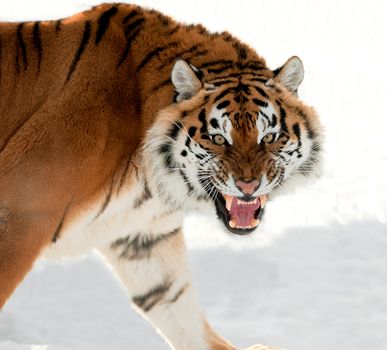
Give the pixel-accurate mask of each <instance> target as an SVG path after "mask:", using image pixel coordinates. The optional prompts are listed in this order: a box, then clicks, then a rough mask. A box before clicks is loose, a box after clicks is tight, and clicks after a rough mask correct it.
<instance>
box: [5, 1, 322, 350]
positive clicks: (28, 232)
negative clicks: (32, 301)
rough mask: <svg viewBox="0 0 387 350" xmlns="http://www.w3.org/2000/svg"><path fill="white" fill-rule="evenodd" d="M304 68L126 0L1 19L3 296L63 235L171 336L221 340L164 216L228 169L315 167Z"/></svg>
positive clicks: (232, 173)
mask: <svg viewBox="0 0 387 350" xmlns="http://www.w3.org/2000/svg"><path fill="white" fill-rule="evenodd" d="M302 78H303V70H302V64H301V61H300V60H299V59H298V58H296V57H293V58H291V59H290V60H288V62H287V63H285V65H284V66H283V67H281V68H279V69H276V70H271V69H270V68H269V67H268V66H267V65H266V63H265V61H264V59H263V58H262V57H260V56H259V55H258V54H257V53H256V52H255V51H254V50H253V49H252V48H250V47H249V46H247V45H245V44H243V43H241V42H240V41H239V40H237V39H236V38H235V37H233V36H232V35H230V34H229V33H227V32H223V33H210V32H209V31H207V30H206V29H205V28H204V27H203V26H201V25H185V24H181V23H177V22H175V21H174V20H172V19H171V18H169V17H167V16H165V15H163V14H161V13H159V12H157V11H154V10H146V9H143V8H141V7H138V6H134V5H127V4H103V5H100V6H97V7H94V8H92V9H91V10H89V11H85V12H83V13H80V14H77V15H74V16H72V17H69V18H64V19H58V20H56V21H36V22H22V23H8V22H7V23H0V116H1V128H0V199H1V202H0V216H1V222H0V285H1V286H2V288H0V307H2V306H3V305H4V303H5V302H6V300H7V299H8V298H9V296H10V295H11V293H12V292H13V290H14V289H15V288H16V286H17V285H18V284H19V283H20V282H21V281H22V279H23V278H24V276H25V275H26V273H27V272H28V271H29V270H30V268H31V266H32V264H33V262H34V261H35V259H36V258H37V257H38V256H39V255H40V254H41V252H42V251H43V250H45V249H46V250H47V249H49V248H47V247H50V249H52V250H53V251H55V249H57V250H58V251H61V249H62V248H61V247H65V246H66V244H67V243H69V242H70V240H71V239H72V237H73V236H76V237H80V239H81V240H82V242H87V243H90V245H91V246H94V247H97V248H98V249H100V251H101V252H102V253H103V254H104V256H105V258H106V260H107V261H108V262H109V263H110V264H111V265H112V266H113V267H114V269H115V271H116V272H117V274H118V275H119V277H120V278H121V279H122V281H123V283H124V284H125V285H126V287H127V289H128V290H129V292H130V294H131V296H132V300H133V302H134V304H135V305H137V307H138V308H140V309H141V310H142V311H143V312H144V313H145V314H146V317H148V318H149V319H150V320H151V322H152V323H154V324H155V325H156V326H157V327H159V328H160V329H162V332H163V334H164V335H165V336H166V337H167V338H168V339H169V341H170V343H171V344H172V345H173V346H174V347H175V348H176V349H208V350H209V349H212V350H215V349H225V350H227V349H228V350H231V349H234V347H233V346H232V345H230V344H229V343H227V342H226V341H225V340H223V339H222V338H220V337H219V336H217V335H216V334H215V333H214V331H213V330H212V329H210V328H209V326H208V324H207V323H206V321H205V320H204V318H203V316H202V313H201V312H200V309H199V307H198V306H197V302H196V298H195V293H194V292H193V288H192V286H191V283H190V277H189V271H188V267H187V263H186V258H185V250H184V242H183V238H182V235H181V230H177V229H176V227H181V226H182V224H183V216H184V213H185V212H186V211H187V210H190V209H192V208H197V207H201V208H205V210H207V211H208V212H215V211H216V210H217V209H215V208H217V207H216V203H217V201H219V198H220V196H221V195H222V194H228V195H233V196H240V189H238V187H237V186H236V180H238V179H245V180H246V179H247V180H251V179H254V180H256V181H258V180H259V187H257V189H256V192H255V193H253V194H254V196H258V195H261V194H267V193H274V192H276V191H278V190H279V189H280V188H281V187H283V185H284V184H285V183H287V182H288V181H289V179H292V178H294V177H296V176H297V175H299V174H302V175H303V176H309V175H310V174H311V173H313V172H314V171H315V169H316V166H317V164H318V161H319V154H320V143H321V131H320V124H319V120H318V117H317V115H316V113H315V111H314V110H313V108H311V107H308V106H306V105H305V104H304V103H302V102H301V101H300V100H299V98H298V96H297V89H298V86H299V84H300V83H301V80H302ZM218 215H219V212H218ZM226 227H227V226H226ZM70 245H71V244H69V246H70ZM74 245H75V246H77V244H74ZM79 245H80V243H79ZM63 249H65V248H63ZM164 315H170V317H169V318H168V316H164Z"/></svg>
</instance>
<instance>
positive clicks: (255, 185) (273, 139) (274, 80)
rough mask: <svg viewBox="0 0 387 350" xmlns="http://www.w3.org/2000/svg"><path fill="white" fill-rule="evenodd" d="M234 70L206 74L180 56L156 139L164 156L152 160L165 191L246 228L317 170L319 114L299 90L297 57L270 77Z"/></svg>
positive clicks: (232, 227) (237, 228)
mask: <svg viewBox="0 0 387 350" xmlns="http://www.w3.org/2000/svg"><path fill="white" fill-rule="evenodd" d="M233 77H235V79H226V80H224V79H223V80H222V81H221V83H220V84H218V83H217V81H218V82H219V80H217V79H216V78H215V79H212V80H211V81H203V74H202V73H201V71H199V70H198V69H197V68H195V67H194V66H192V65H190V64H188V63H187V62H185V61H182V60H179V61H177V62H176V64H175V66H174V68H173V71H172V83H173V85H174V88H175V91H176V95H175V103H174V104H173V105H172V106H170V107H168V108H166V109H165V110H163V111H162V112H161V114H160V118H159V119H160V120H159V121H158V122H157V123H156V124H155V126H154V127H153V128H152V131H151V134H152V135H151V138H152V139H153V140H154V142H153V144H154V145H155V147H154V150H156V149H157V152H158V155H161V156H162V157H161V158H162V159H163V160H162V161H161V162H159V163H158V162H157V161H155V162H154V164H153V166H154V167H155V168H157V169H156V170H155V171H154V173H156V174H157V173H158V172H159V174H161V175H160V176H159V177H158V178H159V180H158V181H160V183H159V188H161V191H162V192H164V193H165V192H168V193H174V197H175V198H177V197H179V196H180V200H181V201H188V200H192V199H194V200H199V201H200V200H202V201H207V202H210V203H213V205H214V206H215V209H216V212H217V215H218V217H219V218H220V220H221V221H222V222H223V223H224V225H225V226H226V228H227V229H228V230H229V231H231V232H233V233H236V234H241V235H242V234H248V233H250V232H252V231H254V230H255V229H256V228H257V226H258V225H259V223H260V221H261V219H262V215H263V212H264V207H265V203H266V201H267V199H268V197H270V196H271V195H272V194H273V193H275V192H277V191H278V189H280V188H281V187H282V185H283V184H284V183H286V182H288V180H289V179H290V178H294V177H295V176H297V175H298V176H299V175H304V176H308V175H309V174H311V173H313V172H314V171H315V170H316V169H317V164H318V160H319V153H320V138H321V135H320V125H319V120H318V117H317V115H316V113H315V112H314V110H313V109H312V108H310V107H308V106H306V105H304V104H303V103H302V102H301V101H300V100H299V99H298V96H297V89H298V87H299V85H300V83H301V81H302V79H303V65H302V62H301V60H300V59H299V58H298V57H292V58H290V59H289V60H288V61H287V62H286V63H285V64H284V65H283V66H282V67H281V68H279V69H277V70H275V71H270V74H269V75H267V74H266V76H262V77H258V78H257V75H250V74H247V73H246V74H243V71H239V72H238V74H234V75H233ZM160 169H162V171H164V173H160ZM168 169H169V170H168ZM172 174H173V175H172ZM173 176H175V177H173ZM163 179H169V180H168V181H169V184H167V183H165V181H164V180H163ZM179 186H180V187H179ZM172 197H173V196H171V198H172ZM171 198H169V200H171Z"/></svg>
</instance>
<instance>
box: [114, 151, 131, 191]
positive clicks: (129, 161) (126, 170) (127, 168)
mask: <svg viewBox="0 0 387 350" xmlns="http://www.w3.org/2000/svg"><path fill="white" fill-rule="evenodd" d="M130 163H131V158H130V157H128V159H127V160H126V164H125V168H124V171H123V172H122V175H121V179H120V183H119V184H118V187H117V194H118V193H120V191H121V188H122V186H123V185H124V182H125V179H126V175H127V173H128V170H129V166H130Z"/></svg>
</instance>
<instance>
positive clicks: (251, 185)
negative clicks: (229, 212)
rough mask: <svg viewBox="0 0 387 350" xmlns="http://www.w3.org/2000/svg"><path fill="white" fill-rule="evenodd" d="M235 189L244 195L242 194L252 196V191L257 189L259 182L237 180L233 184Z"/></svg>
mask: <svg viewBox="0 0 387 350" xmlns="http://www.w3.org/2000/svg"><path fill="white" fill-rule="evenodd" d="M235 184H236V185H237V187H238V188H239V189H240V190H241V191H242V192H243V193H244V194H253V193H254V191H255V190H256V189H257V188H258V186H259V181H258V180H252V181H248V182H246V181H243V180H237V181H236V182H235Z"/></svg>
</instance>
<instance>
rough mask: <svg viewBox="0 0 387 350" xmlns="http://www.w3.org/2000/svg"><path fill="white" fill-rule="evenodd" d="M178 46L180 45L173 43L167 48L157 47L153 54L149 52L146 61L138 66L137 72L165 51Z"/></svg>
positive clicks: (166, 46)
mask: <svg viewBox="0 0 387 350" xmlns="http://www.w3.org/2000/svg"><path fill="white" fill-rule="evenodd" d="M177 46H178V43H177V42H176V41H174V42H172V43H169V44H168V45H165V46H160V47H157V48H155V49H154V50H152V51H151V52H149V53H148V54H147V55H146V56H145V57H144V59H143V60H142V62H141V63H140V64H139V65H138V67H137V69H136V71H137V73H138V72H139V71H140V70H141V69H142V68H143V67H144V66H145V65H146V64H147V63H148V62H149V61H150V60H151V59H152V58H154V57H155V56H157V57H159V54H160V53H161V52H163V51H165V50H168V49H169V48H171V47H177Z"/></svg>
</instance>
